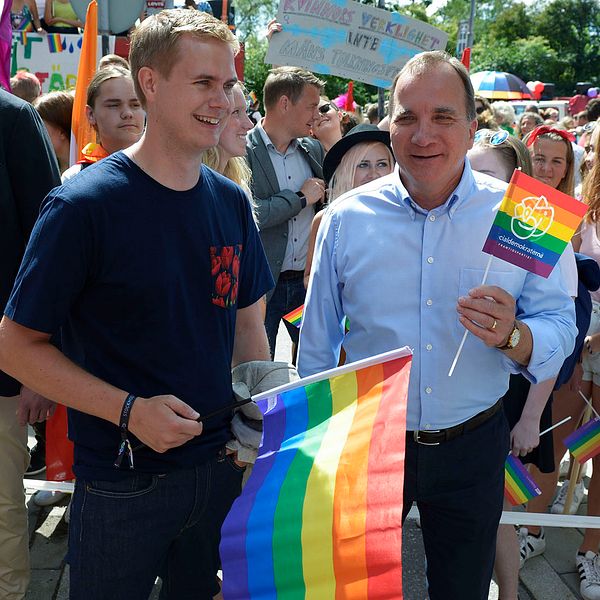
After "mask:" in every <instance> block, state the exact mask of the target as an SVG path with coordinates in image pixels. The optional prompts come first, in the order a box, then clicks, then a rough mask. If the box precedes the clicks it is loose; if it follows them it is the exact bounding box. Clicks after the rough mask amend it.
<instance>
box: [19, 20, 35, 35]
mask: <svg viewBox="0 0 600 600" xmlns="http://www.w3.org/2000/svg"><path fill="white" fill-rule="evenodd" d="M15 31H20V32H22V33H32V32H34V31H35V27H34V26H33V21H32V20H31V18H26V19H22V20H21V22H20V23H19V26H18V27H17V28H16V30H15Z"/></svg>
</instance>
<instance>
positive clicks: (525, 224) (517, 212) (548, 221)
mask: <svg viewBox="0 0 600 600" xmlns="http://www.w3.org/2000/svg"><path fill="white" fill-rule="evenodd" d="M586 210H587V206H586V205H585V204H584V203H583V202H579V201H578V200H575V198H572V197H571V196H567V195H566V194H563V193H562V192H559V191H558V190H556V189H554V188H552V187H550V186H549V185H546V184H544V183H541V182H540V181H537V179H534V178H533V177H529V176H528V175H525V173H523V172H522V171H519V170H515V172H514V173H513V176H512V178H511V180H510V183H509V186H508V189H507V190H506V194H505V195H504V198H503V200H502V204H501V205H500V208H499V209H498V213H497V214H496V218H495V219H494V222H493V223H492V228H491V229H490V232H489V234H488V237H487V239H486V241H485V244H484V246H483V251H484V252H486V253H487V254H491V255H493V256H496V257H498V258H501V259H502V260H505V261H506V262H509V263H511V264H513V265H516V266H518V267H521V268H523V269H525V270H527V271H530V272H531V273H536V274H537V275H541V276H542V277H548V276H549V275H550V273H551V272H552V269H553V268H554V266H555V265H556V263H557V262H558V259H559V258H560V255H561V254H562V252H563V250H564V249H565V247H566V245H567V244H568V243H569V241H570V240H571V238H572V237H573V234H574V233H575V231H576V229H577V227H579V223H581V220H582V219H583V217H584V215H585V213H586Z"/></svg>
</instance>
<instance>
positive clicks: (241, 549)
mask: <svg viewBox="0 0 600 600" xmlns="http://www.w3.org/2000/svg"><path fill="white" fill-rule="evenodd" d="M410 365H411V356H410V350H408V349H407V348H403V349H401V350H396V351H393V352H388V353H386V354H382V355H379V356H377V357H373V358H372V359H367V360H365V361H360V362H358V363H354V364H353V365H345V366H343V367H338V368H337V369H332V370H331V371H327V372H325V373H321V374H319V375H316V376H312V377H309V378H306V379H303V380H300V381H298V382H294V383H292V384H288V385H286V386H283V387H281V388H278V389H276V390H271V391H270V392H267V393H266V394H262V395H261V399H258V404H259V406H260V407H261V410H262V411H263V414H264V435H263V441H262V444H261V447H260V450H259V454H258V458H257V460H256V464H255V465H254V470H253V471H252V476H251V477H250V479H249V481H248V483H247V485H246V487H245V488H244V490H243V492H242V495H241V496H240V497H239V498H238V499H237V500H236V501H235V502H234V504H233V507H232V509H231V510H230V512H229V515H228V516H227V519H226V520H225V523H224V524H223V529H222V540H221V548H220V549H221V561H222V566H223V581H224V584H223V595H224V597H225V598H227V600H235V599H239V600H255V599H258V598H260V599H263V598H270V599H273V600H275V599H278V598H279V599H283V598H285V599H287V598H303V599H304V598H306V599H308V598H313V599H315V600H322V599H325V598H327V599H334V600H335V599H339V600H342V599H343V600H369V599H379V598H381V599H383V598H396V599H401V598H402V565H401V555H402V548H401V544H402V491H403V485H404V444H405V434H404V432H405V429H406V396H407V390H408V379H409V373H410ZM265 396H266V397H265Z"/></svg>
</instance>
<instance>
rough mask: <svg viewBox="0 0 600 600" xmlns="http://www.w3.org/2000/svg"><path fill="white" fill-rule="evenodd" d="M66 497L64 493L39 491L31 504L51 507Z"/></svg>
mask: <svg viewBox="0 0 600 600" xmlns="http://www.w3.org/2000/svg"><path fill="white" fill-rule="evenodd" d="M66 496H67V494H65V493H64V492H56V491H53V492H51V491H49V490H39V491H38V492H36V493H35V494H34V496H33V502H34V504H37V505H38V506H52V505H53V504H58V503H59V502H60V501H61V500H62V499H63V498H65V497H66Z"/></svg>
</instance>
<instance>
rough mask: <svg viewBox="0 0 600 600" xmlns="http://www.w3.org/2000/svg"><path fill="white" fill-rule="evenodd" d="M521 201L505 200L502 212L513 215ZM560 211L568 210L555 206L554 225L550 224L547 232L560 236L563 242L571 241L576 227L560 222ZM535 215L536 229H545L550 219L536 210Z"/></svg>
mask: <svg viewBox="0 0 600 600" xmlns="http://www.w3.org/2000/svg"><path fill="white" fill-rule="evenodd" d="M519 203H520V200H519V201H517V202H514V201H511V200H505V201H504V202H503V203H502V212H504V213H506V214H508V215H509V216H510V217H513V216H514V215H515V214H516V213H515V208H516V206H517V204H519ZM560 212H566V211H561V209H560V208H558V207H554V219H553V222H552V225H550V228H549V229H548V231H546V233H548V234H550V235H552V236H554V237H555V238H558V239H559V240H562V241H563V242H569V241H570V240H571V238H572V237H573V234H574V233H575V229H573V228H572V227H570V226H569V225H563V224H562V223H561V222H560V217H561V216H562V215H560V214H558V213H560ZM534 216H535V221H536V223H538V225H537V227H536V229H540V230H542V231H543V230H544V229H545V228H546V227H547V225H548V222H549V219H548V218H547V217H544V216H543V215H542V214H540V213H539V212H536V213H535V215H534Z"/></svg>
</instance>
